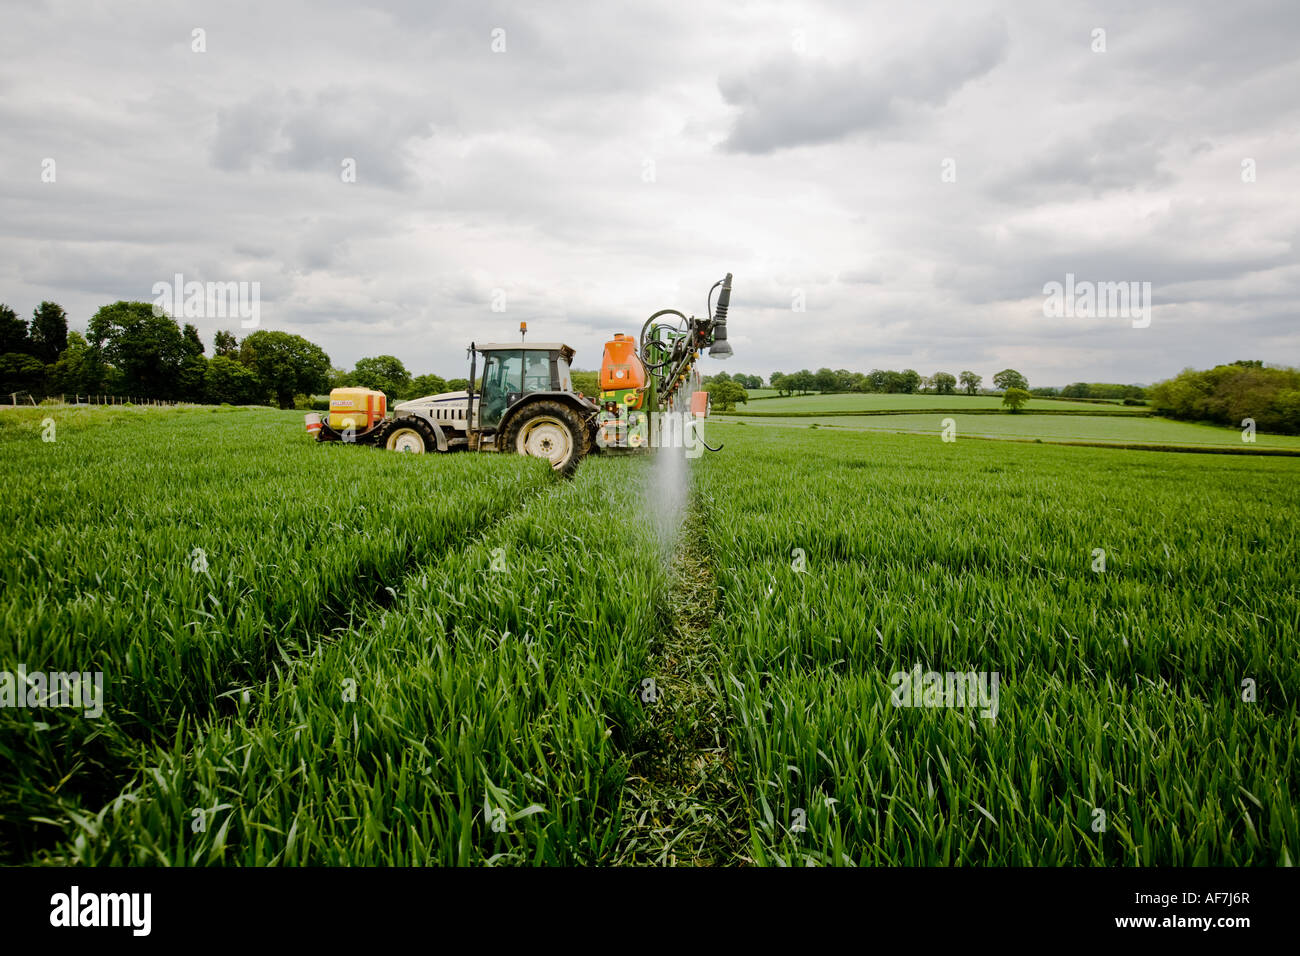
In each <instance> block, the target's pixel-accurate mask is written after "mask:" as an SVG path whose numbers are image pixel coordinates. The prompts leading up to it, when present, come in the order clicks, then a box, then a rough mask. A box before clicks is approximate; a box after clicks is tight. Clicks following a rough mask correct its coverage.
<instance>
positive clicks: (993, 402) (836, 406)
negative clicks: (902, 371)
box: [739, 392, 1150, 415]
mask: <svg viewBox="0 0 1300 956" xmlns="http://www.w3.org/2000/svg"><path fill="white" fill-rule="evenodd" d="M749 394H750V395H751V396H755V397H757V396H758V394H759V393H757V392H750V393H749ZM771 394H775V393H771ZM926 408H940V409H945V410H949V411H952V410H961V409H990V410H998V409H1001V408H1002V398H1001V396H998V395H878V394H873V393H866V394H863V393H858V392H840V393H835V394H829V395H793V396H790V395H787V396H786V397H785V398H764V399H763V400H762V401H761V402H756V403H753V404H750V405H741V406H739V414H746V413H752V414H759V413H762V414H764V415H776V414H781V415H818V414H825V413H827V412H834V413H836V414H838V415H851V414H853V413H854V412H874V413H880V412H909V411H915V410H917V409H926ZM1025 410H1026V411H1031V412H1054V411H1055V412H1066V411H1069V412H1091V413H1092V414H1094V415H1096V414H1098V413H1102V412H1107V413H1111V414H1114V413H1123V414H1130V415H1132V414H1136V415H1146V414H1149V413H1150V409H1148V408H1147V407H1146V406H1145V405H1124V404H1121V403H1120V402H1106V403H1104V404H1103V403H1098V402H1079V401H1070V400H1068V399H1057V398H1031V399H1030V400H1029V401H1028V402H1026V403H1025Z"/></svg>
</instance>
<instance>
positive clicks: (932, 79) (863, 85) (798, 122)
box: [718, 18, 1009, 153]
mask: <svg viewBox="0 0 1300 956" xmlns="http://www.w3.org/2000/svg"><path fill="white" fill-rule="evenodd" d="M1008 44H1009V35H1008V32H1007V28H1006V24H1005V23H1004V22H1003V21H1002V20H1000V19H996V18H995V19H990V20H985V21H983V22H980V23H978V24H974V25H971V26H969V27H960V28H956V27H946V28H943V29H942V30H940V31H938V32H936V33H934V34H932V35H931V37H930V38H929V39H928V41H927V42H926V43H924V44H921V48H920V49H919V50H909V51H907V52H906V53H905V54H903V55H900V56H897V57H896V58H894V59H892V60H890V61H889V62H887V63H883V64H872V65H868V66H861V65H859V64H857V63H846V64H840V65H836V64H832V63H829V62H826V61H824V60H815V59H810V58H805V57H802V56H798V55H794V54H788V55H784V56H781V57H779V58H777V59H771V60H768V61H766V62H765V63H762V64H760V65H758V66H757V67H756V68H754V69H753V70H751V71H749V72H747V73H744V74H735V75H729V76H724V77H722V78H721V79H720V80H719V82H718V88H719V90H720V92H721V93H722V96H723V98H724V99H725V100H726V101H727V103H729V104H730V105H732V106H736V107H739V108H740V113H739V115H738V116H737V117H736V122H735V126H734V127H733V129H732V131H731V133H730V135H729V136H728V137H727V139H726V140H725V142H724V143H723V148H725V149H728V150H731V151H734V152H743V153H769V152H771V151H773V150H776V149H782V148H788V147H793V146H805V145H813V144H818V143H828V142H833V141H836V140H840V139H843V138H845V137H847V136H849V135H850V134H852V133H856V132H860V131H866V130H878V129H882V128H885V127H889V126H892V125H894V124H895V123H897V122H898V121H899V119H900V117H901V115H902V113H903V111H904V110H906V109H914V108H915V107H917V106H926V107H939V106H942V105H943V104H944V103H945V102H947V100H948V99H949V97H951V96H952V94H954V93H955V92H956V91H957V90H959V89H960V88H961V87H962V86H964V85H965V84H966V83H967V82H968V81H970V80H972V79H975V78H976V77H979V76H982V75H983V74H985V73H987V72H989V71H990V70H991V69H993V68H994V67H995V66H997V65H998V63H1000V62H1001V61H1002V60H1003V58H1004V57H1005V56H1006V52H1007V48H1008Z"/></svg>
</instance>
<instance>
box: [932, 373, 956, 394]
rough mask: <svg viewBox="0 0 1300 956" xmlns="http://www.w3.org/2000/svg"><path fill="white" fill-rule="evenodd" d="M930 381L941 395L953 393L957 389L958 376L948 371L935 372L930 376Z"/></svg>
mask: <svg viewBox="0 0 1300 956" xmlns="http://www.w3.org/2000/svg"><path fill="white" fill-rule="evenodd" d="M930 382H931V384H933V385H934V390H935V391H936V392H938V393H939V394H940V395H952V394H955V393H956V391H957V377H956V376H955V375H951V374H949V373H948V372H935V373H934V375H932V376H931V377H930Z"/></svg>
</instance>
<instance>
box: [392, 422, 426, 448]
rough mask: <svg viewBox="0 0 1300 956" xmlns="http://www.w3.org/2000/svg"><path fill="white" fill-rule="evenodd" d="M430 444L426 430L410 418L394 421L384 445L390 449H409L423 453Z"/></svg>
mask: <svg viewBox="0 0 1300 956" xmlns="http://www.w3.org/2000/svg"><path fill="white" fill-rule="evenodd" d="M428 444H429V443H428V441H427V439H426V436H425V434H424V430H423V429H422V428H420V426H419V425H417V424H415V423H413V422H410V421H409V420H408V421H405V422H395V423H394V425H393V427H392V428H391V429H390V430H389V432H388V436H387V440H386V441H385V442H384V447H385V448H387V449H388V450H389V451H408V452H413V453H414V454H417V455H423V454H424V453H425V451H427V450H428Z"/></svg>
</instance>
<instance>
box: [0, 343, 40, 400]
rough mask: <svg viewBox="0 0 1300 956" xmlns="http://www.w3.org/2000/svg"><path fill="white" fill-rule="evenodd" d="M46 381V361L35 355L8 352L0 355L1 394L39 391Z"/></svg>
mask: <svg viewBox="0 0 1300 956" xmlns="http://www.w3.org/2000/svg"><path fill="white" fill-rule="evenodd" d="M44 383H45V363H44V362H42V361H41V360H40V359H38V358H37V357H36V356H34V355H27V354H25V353H23V352H6V353H5V354H4V355H0V394H8V393H11V392H39V391H41V386H42V385H44Z"/></svg>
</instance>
